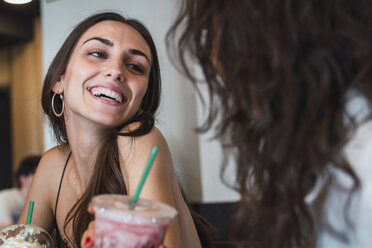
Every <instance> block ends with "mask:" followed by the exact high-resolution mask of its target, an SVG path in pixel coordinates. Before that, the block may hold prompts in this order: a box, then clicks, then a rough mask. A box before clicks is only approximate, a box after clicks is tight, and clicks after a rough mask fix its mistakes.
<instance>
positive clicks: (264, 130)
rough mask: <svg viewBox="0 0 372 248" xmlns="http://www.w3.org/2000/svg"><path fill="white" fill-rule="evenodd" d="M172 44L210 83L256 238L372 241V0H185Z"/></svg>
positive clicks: (254, 242) (270, 243) (245, 225)
mask: <svg viewBox="0 0 372 248" xmlns="http://www.w3.org/2000/svg"><path fill="white" fill-rule="evenodd" d="M179 31H181V32H179ZM167 42H168V43H172V44H173V45H176V46H174V47H173V48H174V50H173V51H175V52H176V54H175V55H176V56H177V57H178V59H180V60H179V61H180V65H181V68H182V69H183V70H184V72H185V73H186V75H187V76H188V77H189V78H190V79H191V81H192V82H193V83H194V85H195V86H196V88H197V89H199V91H200V85H203V84H201V81H205V83H206V85H207V88H208V90H209V99H208V100H209V102H210V105H209V115H208V118H207V119H206V121H205V122H204V125H202V126H201V127H200V130H201V131H206V130H208V129H211V128H212V129H214V130H215V131H216V136H217V137H218V138H219V140H220V141H221V143H222V146H223V148H224V152H225V161H226V159H229V158H232V159H233V160H234V161H235V162H236V168H237V172H236V184H234V185H232V187H234V188H235V189H236V190H237V191H238V192H239V193H240V195H241V203H240V208H239V210H238V211H237V212H236V215H235V218H234V221H233V223H234V225H233V226H232V227H233V228H232V230H234V232H233V233H234V234H236V235H237V236H238V237H239V238H242V239H244V240H246V246H247V247H252V246H257V247H280V248H283V247H306V248H307V247H366V246H369V245H370V244H371V243H372V237H371V236H372V235H370V234H368V232H369V231H370V230H371V229H372V219H371V215H370V212H371V210H372V196H371V192H372V184H371V183H370V182H368V181H371V178H372V170H371V169H370V166H371V165H370V161H372V120H371V111H370V110H371V109H370V107H371V103H372V2H371V1H367V0H356V1H349V0H327V1H320V0H303V1H297V0H286V1H279V0H266V1H262V0H242V1H236V0H232V1H231V0H230V1H227V0H218V1H208V0H186V1H184V4H183V6H182V8H181V12H180V13H179V16H178V19H177V21H176V22H175V24H174V25H173V27H172V28H171V30H170V32H169V33H168V37H167ZM168 45H171V44H168ZM193 62H197V63H199V64H200V66H201V69H202V72H203V76H204V80H200V79H198V78H197V76H196V75H195V73H194V69H195V68H193V67H192V64H193ZM204 100H205V99H204ZM223 168H224V167H223Z"/></svg>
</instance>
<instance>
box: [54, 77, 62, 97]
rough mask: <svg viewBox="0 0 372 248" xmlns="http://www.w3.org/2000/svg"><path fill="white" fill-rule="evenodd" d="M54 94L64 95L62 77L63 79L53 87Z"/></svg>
mask: <svg viewBox="0 0 372 248" xmlns="http://www.w3.org/2000/svg"><path fill="white" fill-rule="evenodd" d="M52 90H53V92H54V93H57V94H61V93H63V91H64V89H63V83H62V76H61V79H60V80H59V81H58V82H57V83H56V84H55V85H54V86H53V88H52Z"/></svg>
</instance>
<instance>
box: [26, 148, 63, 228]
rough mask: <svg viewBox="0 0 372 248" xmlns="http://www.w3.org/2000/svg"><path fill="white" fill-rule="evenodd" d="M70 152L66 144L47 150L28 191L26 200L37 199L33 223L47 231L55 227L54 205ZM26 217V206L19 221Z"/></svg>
mask: <svg viewBox="0 0 372 248" xmlns="http://www.w3.org/2000/svg"><path fill="white" fill-rule="evenodd" d="M68 153H69V152H68V147H67V146H66V145H61V146H57V147H54V148H52V149H50V150H48V151H47V152H45V153H44V155H43V156H42V158H41V160H40V163H39V165H38V167H37V169H36V172H35V175H34V178H33V180H32V183H31V186H30V189H29V191H28V196H27V200H26V202H29V201H30V200H33V201H35V208H34V213H33V218H32V220H33V223H34V224H35V225H39V226H41V227H43V228H44V229H46V230H47V231H51V230H52V229H53V225H54V224H53V223H54V222H53V220H54V213H53V207H54V204H55V199H56V194H57V191H58V186H59V181H60V178H61V175H62V171H63V167H64V162H65V160H66V158H67V156H68ZM36 206H37V207H36ZM26 218H27V210H26V208H24V210H23V211H22V214H21V216H20V218H19V223H25V222H26Z"/></svg>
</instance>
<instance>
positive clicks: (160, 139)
mask: <svg viewBox="0 0 372 248" xmlns="http://www.w3.org/2000/svg"><path fill="white" fill-rule="evenodd" d="M118 146H119V151H120V153H121V155H123V157H128V158H130V157H132V156H142V155H144V156H145V155H149V154H148V152H151V150H152V148H153V147H154V146H158V147H159V150H162V152H163V153H164V152H165V153H167V154H169V148H168V144H167V142H166V140H165V138H164V136H163V134H162V133H161V132H160V130H159V129H158V128H157V127H153V128H152V129H151V131H150V132H149V133H147V134H145V135H142V136H139V137H129V136H119V137H118Z"/></svg>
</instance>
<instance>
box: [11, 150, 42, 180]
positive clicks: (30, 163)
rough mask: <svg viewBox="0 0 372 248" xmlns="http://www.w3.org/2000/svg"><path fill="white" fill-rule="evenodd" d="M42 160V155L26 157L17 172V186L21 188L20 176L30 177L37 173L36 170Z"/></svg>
mask: <svg viewBox="0 0 372 248" xmlns="http://www.w3.org/2000/svg"><path fill="white" fill-rule="evenodd" d="M40 159H41V156H40V155H31V156H27V157H25V158H24V159H23V160H22V161H21V163H20V164H19V166H18V169H17V172H16V179H17V186H20V183H19V177H20V176H29V175H33V174H34V173H35V171H36V168H37V166H38V165H39V162H40Z"/></svg>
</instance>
